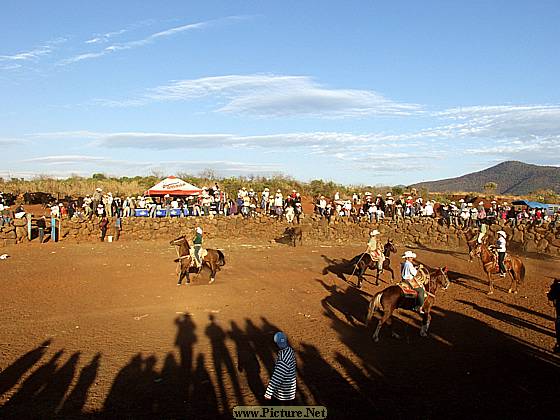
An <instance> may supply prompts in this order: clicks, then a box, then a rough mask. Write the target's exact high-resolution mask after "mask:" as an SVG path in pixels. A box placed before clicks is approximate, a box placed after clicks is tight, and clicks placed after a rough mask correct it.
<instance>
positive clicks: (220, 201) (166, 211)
mask: <svg viewBox="0 0 560 420" xmlns="http://www.w3.org/2000/svg"><path fill="white" fill-rule="evenodd" d="M471 201H472V200H471ZM313 204H314V213H315V214H316V215H317V216H318V217H320V218H325V219H326V220H327V221H328V222H329V223H330V222H331V221H333V220H347V221H350V222H355V223H359V222H362V221H368V222H374V221H375V222H380V221H382V220H388V221H390V222H395V223H399V222H401V221H403V220H405V219H409V220H417V219H419V218H424V217H428V218H439V219H441V222H442V223H444V224H446V225H448V226H455V227H460V228H469V227H480V226H481V224H493V223H495V222H497V221H498V220H504V221H505V222H506V223H509V224H510V225H511V226H517V225H518V224H520V223H531V224H534V225H542V224H543V223H545V222H551V223H550V226H551V227H555V226H557V225H560V212H556V213H555V214H552V215H551V214H547V212H546V211H545V210H544V209H538V208H528V207H522V206H513V205H510V204H508V203H507V202H500V203H498V202H497V201H495V200H493V201H491V202H485V201H478V202H475V203H473V202H466V200H464V199H459V200H458V201H457V202H455V201H445V202H436V201H434V200H424V199H423V198H422V197H420V196H417V195H416V194H415V193H411V195H393V193H392V192H386V193H385V194H384V195H382V194H376V195H374V194H372V193H370V192H365V193H363V195H361V194H359V193H357V192H356V193H353V194H352V196H351V197H350V196H349V197H342V196H341V195H340V193H339V192H336V193H335V194H334V195H333V196H332V197H326V196H324V195H319V196H317V197H315V199H314V201H313ZM49 208H50V216H51V218H52V219H66V218H68V219H78V220H85V219H92V218H98V220H99V221H101V220H102V219H103V218H106V217H108V218H115V219H116V223H117V224H119V225H120V223H121V218H123V217H125V218H127V217H135V216H143V217H190V216H197V217H204V216H211V215H212V216H219V215H221V216H232V215H241V216H243V217H244V218H253V217H257V216H260V215H266V216H269V217H270V218H273V219H276V220H282V219H285V220H287V221H288V222H289V223H294V222H295V223H299V222H300V220H301V218H302V217H303V205H302V197H301V195H300V193H299V192H297V191H296V190H292V191H291V192H290V193H287V194H286V193H283V192H282V190H280V189H278V190H276V192H274V191H270V189H269V188H264V189H263V190H262V191H261V192H260V193H259V192H257V191H254V190H253V189H247V188H245V187H242V188H240V189H239V190H238V191H237V193H236V194H228V193H227V192H225V191H223V190H222V189H220V187H219V186H218V184H217V183H216V184H215V185H214V186H213V187H211V188H206V187H205V188H203V190H202V193H201V194H199V195H192V196H184V197H175V196H170V195H169V194H167V195H165V196H163V197H161V196H160V197H150V196H144V195H139V196H126V197H121V196H118V195H113V193H111V192H104V191H103V190H102V189H101V188H96V190H95V191H94V192H93V193H92V194H91V195H86V196H85V197H83V198H80V199H77V200H68V201H66V202H59V203H56V202H55V203H51V204H50V205H49ZM22 215H25V210H24V209H23V206H21V205H19V206H17V208H14V209H12V208H10V207H9V206H7V205H6V203H5V201H4V198H3V195H2V194H1V193H0V216H1V217H0V226H2V225H5V224H9V223H10V222H11V221H12V220H13V219H14V218H17V217H22Z"/></svg>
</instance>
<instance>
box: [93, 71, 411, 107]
mask: <svg viewBox="0 0 560 420" xmlns="http://www.w3.org/2000/svg"><path fill="white" fill-rule="evenodd" d="M201 98H209V99H211V100H215V101H216V105H215V107H214V108H215V111H216V112H221V113H229V114H241V115H252V116H257V117H286V116H288V117H290V116H296V117H299V116H303V117H330V118H341V117H365V116H372V115H383V116H395V115H398V116H405V115H412V114H418V113H420V112H421V107H420V106H419V105H416V104H407V103H400V102H395V101H392V100H390V99H387V98H385V97H384V96H382V95H381V94H379V93H377V92H374V91H371V90H359V89H331V88H326V87H324V86H322V85H320V84H318V83H317V82H315V81H314V80H313V79H312V78H311V77H308V76H286V75H273V74H253V75H226V76H215V77H204V78H200V79H190V80H179V81H174V82H172V83H170V84H167V85H163V86H159V87H156V88H152V89H149V90H148V91H147V92H146V93H144V94H143V95H141V96H139V97H136V98H127V99H124V100H103V101H98V103H101V104H104V105H107V106H124V107H127V106H139V105H144V104H148V103H150V102H158V101H187V100H194V99H201Z"/></svg>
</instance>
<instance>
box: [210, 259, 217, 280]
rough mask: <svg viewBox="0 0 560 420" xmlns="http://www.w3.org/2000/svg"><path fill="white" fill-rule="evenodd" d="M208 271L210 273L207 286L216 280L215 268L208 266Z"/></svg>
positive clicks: (212, 265)
mask: <svg viewBox="0 0 560 420" xmlns="http://www.w3.org/2000/svg"><path fill="white" fill-rule="evenodd" d="M210 270H211V271H212V272H211V273H210V281H209V282H208V284H212V283H214V281H215V280H216V271H217V270H216V267H215V266H214V264H210Z"/></svg>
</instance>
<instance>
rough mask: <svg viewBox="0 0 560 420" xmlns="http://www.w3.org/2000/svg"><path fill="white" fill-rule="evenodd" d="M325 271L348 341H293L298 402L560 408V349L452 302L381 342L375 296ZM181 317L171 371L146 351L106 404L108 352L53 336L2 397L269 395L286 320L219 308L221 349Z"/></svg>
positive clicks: (11, 407)
mask: <svg viewBox="0 0 560 420" xmlns="http://www.w3.org/2000/svg"><path fill="white" fill-rule="evenodd" d="M317 281H318V282H320V283H321V284H322V285H323V287H325V289H326V290H327V291H328V292H329V293H330V294H329V295H328V296H327V297H325V299H323V302H322V304H323V310H324V316H325V317H327V318H328V320H329V323H330V327H331V328H333V329H334V331H336V333H337V334H338V338H339V342H337V343H335V344H334V345H332V346H329V345H328V344H326V345H325V347H323V346H321V349H319V348H318V347H317V346H314V345H312V344H310V343H307V342H300V343H293V346H294V349H295V350H296V354H297V358H298V392H297V401H296V404H301V405H304V404H317V405H325V406H326V407H327V408H328V411H329V418H334V419H346V418H353V419H357V418H403V417H412V418H440V417H446V418H448V417H450V416H453V417H457V418H467V417H469V418H472V417H481V416H483V417H491V416H499V418H504V417H511V418H520V417H525V416H528V415H531V416H540V417H543V418H548V417H553V416H554V415H555V413H557V410H558V406H557V401H558V399H557V397H558V395H557V390H558V389H560V365H559V361H558V358H556V357H554V356H552V355H550V354H548V353H546V352H545V351H543V350H541V349H538V348H536V347H534V346H532V345H531V344H529V343H527V342H524V341H522V340H519V339H516V338H513V337H511V336H509V335H507V334H504V333H503V332H500V331H498V330H495V329H493V328H491V327H490V326H488V325H487V324H485V323H483V322H481V321H479V320H477V319H474V318H470V317H468V316H466V315H463V314H461V313H457V312H453V311H447V310H443V309H436V310H435V311H434V312H433V322H432V328H433V334H432V336H431V337H430V338H427V339H425V338H420V337H418V328H417V327H414V326H411V325H412V324H414V321H415V319H414V317H413V316H411V317H408V318H407V319H406V321H409V322H402V321H401V322H400V323H396V325H395V327H396V328H401V329H404V334H403V339H402V340H393V339H391V338H389V336H388V334H382V340H381V342H380V343H378V344H374V343H373V342H372V341H371V339H370V338H371V332H372V331H371V328H366V327H364V325H363V322H364V318H365V314H366V310H367V303H368V296H367V294H365V293H363V292H360V291H358V290H356V289H354V288H346V289H340V288H337V287H335V286H329V285H327V284H326V283H324V282H323V281H321V280H317ZM477 309H478V310H480V311H483V310H484V308H481V307H477ZM488 313H489V312H488ZM490 315H496V314H493V313H490ZM401 318H406V316H404V317H403V316H402V315H401ZM416 321H417V320H416ZM517 321H518V320H516V321H512V322H517ZM175 323H176V328H177V332H176V340H175V342H174V345H175V347H176V351H175V350H170V351H169V352H168V353H167V354H166V356H165V357H164V360H163V363H162V367H161V369H157V368H156V366H158V359H157V357H156V356H155V355H153V354H152V355H144V354H142V353H137V354H135V355H134V356H133V357H131V358H130V360H129V361H128V363H127V364H126V365H125V366H124V367H122V368H121V369H120V371H119V372H118V374H117V375H116V376H115V377H114V379H113V382H112V385H111V387H110V390H109V392H108V393H107V395H106V396H98V395H95V397H97V398H104V402H103V404H102V408H101V409H99V410H97V411H88V410H86V409H85V407H86V402H87V400H88V398H89V397H91V395H90V394H91V393H92V392H94V391H92V385H93V384H94V383H95V382H96V379H97V375H98V373H99V368H100V362H101V359H102V355H101V354H96V355H95V356H93V357H92V358H91V360H89V361H88V363H87V365H85V366H83V367H82V368H81V369H78V365H79V360H80V357H81V354H80V352H75V353H73V354H71V355H70V356H69V357H68V358H66V359H65V358H64V357H63V356H64V353H65V351H64V349H60V350H58V351H55V352H54V354H52V355H51V353H52V351H54V350H49V349H50V348H51V347H52V344H53V343H52V341H51V340H48V341H45V342H44V343H42V344H41V345H40V346H38V347H37V348H35V349H32V350H30V351H29V352H28V353H26V354H24V355H22V356H21V357H20V358H19V359H18V360H16V361H15V362H14V363H12V364H11V365H10V366H8V367H7V368H6V369H4V370H3V371H2V372H0V396H2V395H5V394H7V393H10V394H11V397H10V398H9V399H7V401H6V403H5V404H4V405H3V406H2V407H0V418H18V419H20V418H167V419H174V418H177V419H182V418H188V419H195V418H196V419H220V418H231V410H232V408H233V407H234V406H236V405H243V404H264V405H266V403H267V401H265V400H264V398H263V395H264V391H265V386H266V381H267V380H268V378H269V377H270V375H271V374H272V370H273V367H274V358H275V353H276V348H275V345H274V343H273V340H272V337H273V334H274V333H275V332H276V331H278V330H279V329H278V328H277V327H276V326H275V325H273V324H271V323H270V322H269V321H268V320H267V319H266V318H264V317H261V318H260V319H259V320H258V322H255V321H254V320H252V319H248V318H246V319H245V320H244V325H239V324H238V323H237V322H235V321H230V322H229V329H225V328H224V327H223V326H222V325H221V324H220V322H219V321H218V320H217V319H216V318H215V317H214V316H213V315H210V317H209V321H208V323H207V325H206V327H205V329H204V334H205V335H206V337H207V338H208V341H209V343H210V348H209V350H208V351H207V352H198V353H195V344H196V343H197V341H198V334H199V333H198V331H197V330H198V328H197V325H196V324H195V323H194V321H193V319H192V318H191V317H190V316H188V315H185V316H181V317H180V318H177V319H176V320H175ZM287 332H288V334H289V331H287ZM341 343H342V345H341ZM197 349H198V347H197ZM327 352H329V354H327ZM176 355H178V356H176ZM47 358H48V360H47Z"/></svg>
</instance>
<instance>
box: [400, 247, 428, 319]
mask: <svg viewBox="0 0 560 420" xmlns="http://www.w3.org/2000/svg"><path fill="white" fill-rule="evenodd" d="M402 258H404V263H403V264H402V269H401V276H402V279H403V282H404V283H406V284H408V285H409V286H410V287H411V288H413V289H414V290H416V292H417V293H418V305H417V306H416V308H414V310H417V311H418V313H421V314H423V313H424V310H423V309H422V306H424V299H425V290H424V287H422V285H420V284H418V282H417V281H416V280H415V279H414V277H416V274H418V270H417V269H416V267H414V264H413V263H412V261H413V260H414V259H415V258H416V254H415V253H414V252H412V251H406V252H405V253H404V255H403V256H402Z"/></svg>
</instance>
